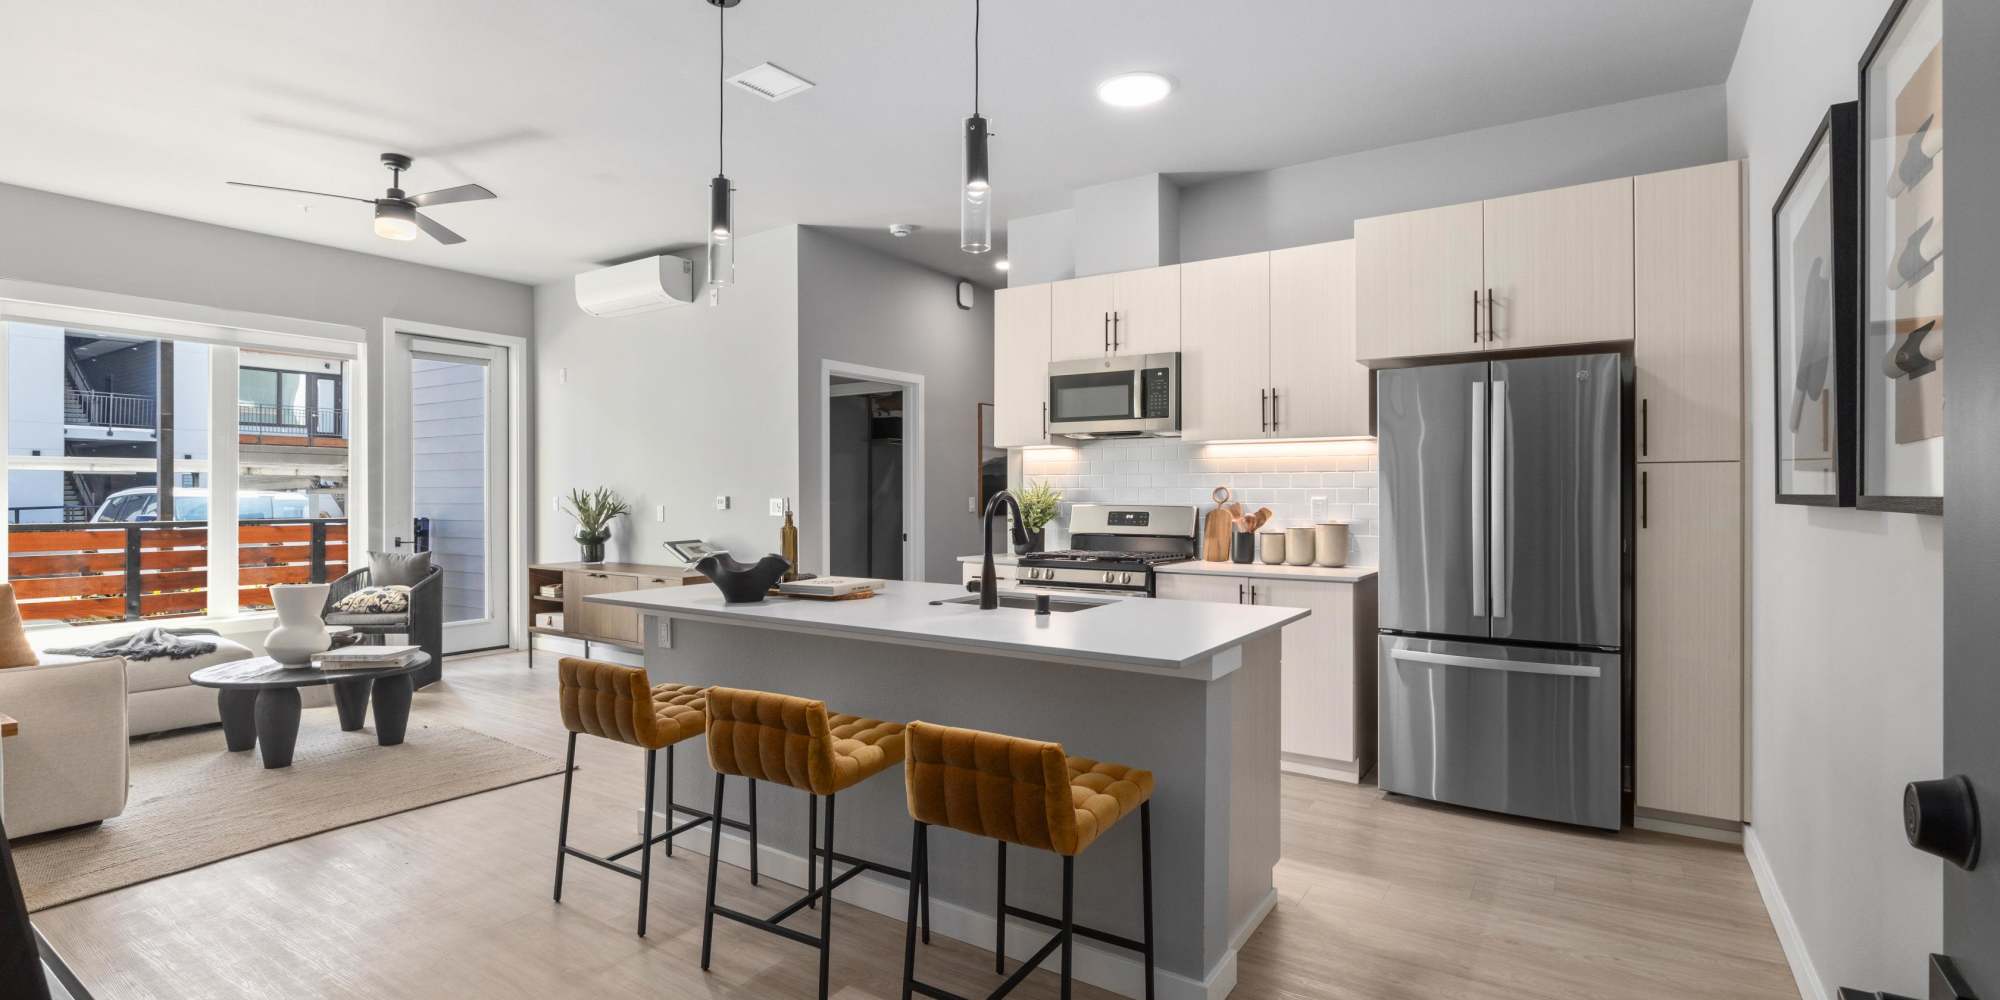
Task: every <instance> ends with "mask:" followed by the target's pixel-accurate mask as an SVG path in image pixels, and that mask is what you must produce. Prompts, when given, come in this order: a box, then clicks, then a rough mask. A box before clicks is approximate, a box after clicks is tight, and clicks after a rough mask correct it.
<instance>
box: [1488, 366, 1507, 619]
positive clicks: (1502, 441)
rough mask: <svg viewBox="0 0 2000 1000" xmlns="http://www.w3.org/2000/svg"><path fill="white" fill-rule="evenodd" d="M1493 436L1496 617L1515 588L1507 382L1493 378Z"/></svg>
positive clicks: (1490, 458) (1490, 470)
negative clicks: (1509, 507) (1509, 570)
mask: <svg viewBox="0 0 2000 1000" xmlns="http://www.w3.org/2000/svg"><path fill="white" fill-rule="evenodd" d="M1490 391H1491V393H1492V395H1493V437H1492V446H1491V448H1490V449H1489V451H1488V453H1487V460H1486V478H1487V480H1488V481H1489V482H1490V483H1491V487H1490V489H1489V490H1488V492H1489V494H1490V495H1491V497H1492V499H1490V500H1489V501H1488V502H1487V509H1488V510H1489V511H1490V512H1491V514H1492V528H1491V530H1492V534H1493V540H1492V546H1491V547H1492V550H1493V554H1492V558H1491V563H1492V566H1493V581H1492V583H1491V584H1490V586H1491V587H1492V588H1493V617H1495V618H1505V617H1507V593H1508V591H1509V590H1511V589H1512V586H1511V584H1510V581H1509V580H1508V579H1507V566H1508V563H1507V548H1508V541H1509V539H1508V537H1507V383H1506V382H1503V381H1501V380H1499V379H1494V380H1493V388H1492V389H1491V390H1490Z"/></svg>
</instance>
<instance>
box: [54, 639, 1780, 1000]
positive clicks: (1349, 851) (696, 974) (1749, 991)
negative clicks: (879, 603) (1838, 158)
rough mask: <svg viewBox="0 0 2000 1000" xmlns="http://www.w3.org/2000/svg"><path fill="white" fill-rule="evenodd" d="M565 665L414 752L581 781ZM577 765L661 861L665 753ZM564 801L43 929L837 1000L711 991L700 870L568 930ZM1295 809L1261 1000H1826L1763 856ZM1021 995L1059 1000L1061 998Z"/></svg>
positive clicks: (454, 678)
mask: <svg viewBox="0 0 2000 1000" xmlns="http://www.w3.org/2000/svg"><path fill="white" fill-rule="evenodd" d="M555 659H556V658H555V657H554V656H552V655H551V656H546V657H537V662H538V663H539V664H541V666H540V667H538V668H537V669H536V670H534V671H532V672H531V671H529V670H528V669H526V665H525V660H524V657H523V656H522V654H520V653H498V654H491V655H486V656H478V657H467V658H454V659H452V660H450V661H449V662H448V663H447V665H446V671H445V675H446V677H447V680H446V681H445V682H444V683H443V684H441V685H437V686H434V687H433V688H432V689H430V690H427V691H424V692H422V693H420V694H419V695H418V698H417V704H416V707H415V709H414V710H413V713H412V717H411V737H410V738H411V739H420V738H421V731H420V730H419V728H418V727H420V726H421V725H423V724H424V723H425V722H426V721H436V722H444V723H451V724H454V725H461V726H466V727H468V728H474V729H478V730H481V731H483V732H487V733H490V734H492V735H494V736H497V737H500V738H502V739H506V740H510V741H512V742H515V743H518V744H521V745H523V746H528V747H533V748H536V749H539V750H543V751H545V752H548V753H550V754H554V755H557V756H560V755H561V753H562V749H563V742H564V732H563V730H562V726H561V724H560V722H559V721H558V718H557V715H556V710H555V703H554V702H555V695H554V688H555V672H554V670H553V669H551V668H553V667H554V665H555ZM316 711H325V712H331V711H332V709H330V708H329V709H322V710H316ZM308 724H311V720H308ZM216 741H217V745H218V752H220V743H221V735H220V733H218V734H217V736H216ZM577 759H578V764H579V767H580V769H579V771H578V774H577V785H576V795H575V806H574V813H573V815H572V818H571V821H570V830H571V831H572V840H573V842H574V843H576V844H577V845H578V846H580V847H583V848H585V849H590V850H605V849H610V848H614V847H620V846H623V845H624V844H626V843H629V842H631V841H632V840H635V839H636V837H634V836H633V835H632V827H633V816H634V810H635V808H636V806H635V799H636V798H637V793H638V790H639V787H640V785H641V783H642V781H641V779H642V776H643V772H642V761H641V757H640V755H639V754H638V752H637V751H634V750H632V749H631V748H629V747H620V746H614V745H610V744H607V743H604V742H603V741H599V740H590V739H585V740H582V741H580V745H579V750H578V754H577ZM561 792H562V786H561V779H560V778H547V779H543V780H540V781H533V782H529V783H527V784H523V785H517V786H514V787H511V788H505V789H499V790H496V791H492V792H487V793H484V794H481V795H475V796H471V797H469V798H464V799H459V800H457V801H454V802H446V803H440V804H438V805H434V806H429V807H426V808H423V809H418V810H414V811H411V812H407V813H403V814H401V815H398V816H391V817H387V818H384V819H380V820H375V821H372V822H368V823H363V824H359V825H357V826H352V827H348V828H345V829H341V830H335V831H330V832H327V833H323V834H320V835H318V836H314V837H309V838H306V839H304V840H299V841H295V842H292V843H289V844H282V845H279V846H276V847H272V848H269V849H266V850H263V851H259V852H257V853H255V854H250V855H246V856H244V857H239V858H233V859H230V860H228V861H223V862H219V863H217V864H214V865H210V866H208V867H206V868H200V869H196V870H194V871H189V872H183V873H180V874H178V875H173V876H169V877H167V878H163V879H159V880H156V881H153V882H149V883H145V884H142V885H136V886H130V887H127V888H124V889H120V890H118V891H116V892H111V893H107V894H104V895H102V896H97V897H94V898H91V899H85V900H79V901H77V902H74V903H70V904H67V905H64V906H60V907H57V908H54V909H52V910H48V911H44V912H43V913H41V914H38V915H37V917H36V922H37V923H38V924H39V925H40V926H41V927H42V928H43V930H44V932H45V933H46V934H47V935H48V936H49V938H50V939H51V941H52V942H53V943H54V944H55V945H56V947H57V948H58V949H60V950H61V951H62V952H63V953H64V954H65V955H66V956H67V957H68V958H69V959H70V962H71V964H72V965H73V966H74V967H75V969H76V971H77V973H78V974H79V975H80V976H81V977H82V979H83V981H84V982H85V983H86V984H88V985H89V986H90V988H91V989H92V990H93V991H94V992H95V994H96V995H97V996H98V997H99V998H102V1000H123V998H142V997H143V998H181V997H188V998H195V997H199V998H215V1000H223V998H235V997H246V998H277V997H282V998H287V1000H312V998H334V997H341V998H347V997H368V998H371V1000H398V998H411V1000H416V998H439V997H479V998H489V1000H497V998H513V997H519V998H524V1000H525V998H537V1000H540V998H552V997H589V998H622V997H643V998H666V1000H681V998H692V997H732V998H733V997H742V998H751V997H755V998H773V997H775V998H783V997H810V996H811V995H812V993H813V983H814V981H815V975H816V962H815V959H814V955H813V952H812V951H811V950H809V949H806V948H804V947H802V946H799V945H796V944H793V943H791V942H787V941H783V940H779V939H777V938H775V937H771V936H769V935H766V934H763V933H761V932H758V931H754V930H752V929H750V928H746V927H740V926H734V925H731V924H729V923H728V922H718V924H717V930H716V953H715V962H714V968H713V971H711V972H709V973H707V974H704V973H703V972H702V971H701V969H700V967H699V964H698V958H699V952H700V946H701V919H700V900H701V896H702V892H703V885H704V876H705V874H706V873H705V870H704V866H703V863H702V860H701V859H700V858H699V856H697V855H691V854H688V853H686V852H677V853H676V855H675V857H674V858H672V859H670V860H669V859H666V858H664V857H663V856H657V855H656V857H655V860H654V865H653V873H654V878H653V905H652V915H651V927H650V928H649V932H648V936H647V937H646V938H644V939H641V938H638V937H637V936H635V935H634V934H633V933H632V921H633V917H634V907H635V905H636V901H637V895H638V886H637V883H635V882H632V881H631V880H629V879H624V878H620V877H618V876H615V875H612V874H610V873H607V872H602V871H598V870H595V869H593V868H591V867H590V866H588V865H584V864H581V863H573V864H571V865H570V866H569V879H568V884H567V887H566V889H565V891H564V894H563V902H562V904H560V905H557V904H554V903H551V902H550V900H549V888H550V878H551V876H552V874H553V866H554V855H553V848H554V842H555V825H556V813H557V806H558V804H559V802H560V797H561ZM143 794H144V790H143V789H139V790H135V793H134V796H133V800H134V802H135V803H137V802H138V801H140V799H141V798H142V797H143ZM1284 796H1285V801H1284V820H1283V823H1284V829H1283V838H1284V858H1283V860H1282V862H1281V863H1280V864H1279V866H1278V870H1277V887H1278V892H1279V905H1278V908H1277V910H1276V911H1274V912H1273V913H1272V915H1271V916H1270V918H1269V919H1268V920H1266V921H1265V923H1264V926H1263V928H1262V929H1261V930H1260V931H1259V932H1258V933H1257V934H1256V936H1254V937H1253V938H1252V939H1251V941H1250V942H1249V944H1248V946H1247V947H1246V948H1245V949H1244V951H1243V953H1242V961H1241V967H1240V978H1239V983H1238V986H1237V989H1236V992H1235V994H1234V995H1235V996H1236V997H1243V998H1266V997H1270V998H1305V997H1312V998H1322V997H1324V998H1343V1000H1345V998H1352V1000H1363V998H1367V1000H1388V998H1412V1000H1414V998H1425V1000H1432V998H1440V997H1449V998H1460V997H1464V998H1489V997H1490V998H1502V997H1505V998H1508V1000H1537V998H1551V1000H1553V998H1577V1000H1582V998H1590V1000H1612V998H1634V1000H1637V998H1656V997H1662V996H1668V995H1685V996H1716V997H1723V996H1726V997H1740V998H1767V997H1768V998H1773V1000H1776V998H1784V1000H1795V998H1796V997H1797V996H1798V992H1797V990H1796V987H1795V986H1794V985H1793V980H1792V977H1791V974H1790V972H1789V971H1788V969H1787V968H1786V966H1785V962H1784V958H1783V955H1782V953H1781V952H1780V950H1779V946H1778V941H1777V938H1776V935H1775V934H1774V933H1773V931H1772V929H1771V924H1770V921H1769V919H1768V918H1767V917H1766V915H1765V913H1764V909H1763V906H1762V904H1761V902H1760V901H1759V898H1758V895H1757V890H1756V887H1755V885H1754V883H1753V882H1752V880H1751V876H1750V871H1749V868H1748V866H1747V864H1746V863H1745V861H1744V859H1743V855H1742V853H1741V851H1740V850H1738V849H1736V848H1732V847H1728V846H1724V845H1719V844H1710V843H1705V842H1702V841H1695V840H1687V839H1682V838H1677V837H1670V836H1665V835H1660V834H1653V833H1646V832H1640V831H1627V832H1626V833H1623V834H1620V835H1617V836H1609V835H1603V834H1597V833H1590V832H1583V831H1576V830H1570V829H1566V828H1560V827H1554V826H1549V825H1545V824H1538V823H1529V822H1520V821H1513V820H1507V819H1501V818H1497V817H1493V816H1489V815H1484V814H1478V813H1472V812H1467V811H1462V810H1457V809H1451V808H1447V807H1439V806H1432V805H1427V804H1421V803H1416V802H1412V801H1409V800H1404V799H1394V798H1388V797H1385V796H1383V795H1382V794H1381V793H1380V792H1378V791H1377V790H1375V789H1374V788H1372V787H1367V786H1364V787H1358V788H1357V787H1352V786H1345V785H1338V784H1331V783H1326V782H1321V781H1316V780H1313V779H1309V778H1300V777H1291V776H1288V777H1286V778H1285V781H1284ZM733 874H735V875H736V877H733V878H731V877H725V878H724V879H723V880H722V882H723V888H722V897H723V900H724V901H725V902H728V901H731V900H733V901H734V902H735V903H736V904H738V905H740V906H744V908H749V909H759V908H762V907H765V906H766V905H768V908H770V909H775V908H776V906H777V905H778V904H780V903H782V902H783V901H784V900H785V899H787V898H788V896H787V894H786V893H785V891H784V890H783V887H781V886H773V885H771V884H770V883H768V882H767V885H766V887H765V888H763V889H761V890H751V889H750V888H749V887H748V885H747V880H746V879H744V878H742V877H741V873H740V872H737V873H733ZM752 900H755V901H756V904H757V905H754V906H752V905H746V904H750V903H751V902H752ZM835 913H836V920H835V927H834V940H835V953H834V963H833V983H834V995H835V996H836V997H841V998H847V1000H860V998H868V997H895V996H898V995H899V991H900V986H901V973H902V969H901V955H902V942H903V930H902V925H901V923H900V922H898V921H895V920H891V919H888V918H885V917H881V916H878V915H876V914H873V913H869V912H866V911H863V910H861V909H859V908H858V907H854V906H844V907H839V908H837V909H836V911H835ZM808 929H810V928H808ZM922 961H923V962H924V968H925V970H926V972H925V975H926V977H927V978H928V979H930V980H931V981H932V982H935V983H938V984H939V985H944V986H946V987H948V988H952V989H956V990H958V991H959V992H962V993H967V994H975V995H982V996H983V995H984V994H985V993H986V992H987V991H988V990H989V989H991V988H992V986H994V985H996V984H997V982H998V977H996V976H994V975H993V974H992V970H991V958H990V956H989V955H988V953H987V952H985V951H983V950H980V949H977V948H974V947H972V946H970V945H965V944H961V943H958V942H954V941H949V940H946V939H943V938H939V939H938V943H937V944H936V945H934V946H932V947H931V948H928V949H926V950H925V951H924V952H923V956H922ZM1015 995H1016V996H1018V997H1023V998H1033V997H1053V996H1055V995H1056V990H1055V980H1054V976H1052V975H1049V974H1046V973H1042V974H1038V975H1036V976H1034V977H1031V978H1030V979H1029V981H1028V982H1027V983H1025V984H1024V985H1023V988H1022V989H1021V990H1020V991H1017V993H1016V994H1015ZM1077 996H1079V997H1084V998H1102V997H1107V996H1109V994H1107V993H1105V992H1103V991H1101V990H1093V989H1090V988H1088V987H1080V988H1079V989H1078V990H1077Z"/></svg>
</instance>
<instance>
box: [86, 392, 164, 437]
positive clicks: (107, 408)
mask: <svg viewBox="0 0 2000 1000" xmlns="http://www.w3.org/2000/svg"><path fill="white" fill-rule="evenodd" d="M63 409H64V415H63V422H64V423H68V424H77V425H81V426H85V427H143V428H146V429H149V430H150V429H152V428H154V427H155V426H157V420H158V416H157V414H158V408H157V407H156V405H155V403H154V400H153V397H151V396H135V395H132V394H131V393H124V392H98V391H96V390H94V389H92V390H82V389H64V390H63Z"/></svg>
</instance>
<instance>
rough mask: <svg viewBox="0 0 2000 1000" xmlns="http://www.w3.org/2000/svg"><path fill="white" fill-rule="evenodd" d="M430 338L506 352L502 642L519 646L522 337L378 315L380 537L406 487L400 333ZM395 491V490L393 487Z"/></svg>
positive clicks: (525, 518)
mask: <svg viewBox="0 0 2000 1000" xmlns="http://www.w3.org/2000/svg"><path fill="white" fill-rule="evenodd" d="M406 336H407V337H413V338H423V339H430V340H446V341H450V340H456V341H462V342H464V343H468V344H475V345H481V346H486V347H496V348H499V349H501V350H503V351H505V352H506V356H507V398H508V401H509V402H508V406H507V487H506V490H505V492H504V494H503V495H502V499H503V500H504V501H505V502H506V505H507V510H506V512H505V517H504V518H503V519H502V520H503V522H504V523H505V525H506V537H507V541H508V545H507V573H506V576H505V579H506V588H507V589H506V593H505V597H506V604H507V606H506V609H505V611H504V615H505V618H506V622H507V643H506V645H507V647H508V648H510V649H525V648H527V644H528V624H527V617H526V616H525V614H521V613H517V612H519V611H520V609H518V608H516V607H515V604H516V603H517V601H518V600H519V599H520V598H521V597H522V596H523V595H525V594H526V593H527V591H528V553H529V552H530V550H531V547H532V539H531V538H530V537H529V534H530V532H531V531H532V530H533V528H534V524H533V521H532V518H531V514H532V512H533V510H534V504H533V502H532V498H531V497H530V495H529V490H530V489H531V484H532V483H533V482H534V479H533V476H532V474H531V473H532V471H533V470H532V469H531V468H530V466H529V464H528V463H529V448H528V435H529V434H530V433H531V431H532V424H531V423H530V421H531V420H532V419H533V414H532V410H533V402H532V399H531V398H530V396H529V394H528V361H529V358H528V338H526V337H519V336H514V335H512V334H505V333H487V332H485V331H482V330H468V329H464V328H462V327H454V326H444V325H441V324H437V323H422V322H418V321H415V320H402V319H396V318H394V317H389V318H386V319H384V320H383V321H382V414H383V419H382V427H383V434H382V476H381V480H382V483H381V486H382V489H381V492H380V494H378V495H379V496H380V497H381V500H382V505H381V507H380V508H379V509H380V510H381V511H382V518H381V521H380V527H381V531H382V533H383V535H384V537H385V539H386V537H387V536H389V535H390V534H391V527H390V525H389V522H388V514H389V510H388V498H389V497H391V496H397V495H402V496H408V495H409V491H410V463H409V442H408V441H407V440H406V439H402V440H399V435H396V434H393V433H390V431H389V429H390V428H393V427H400V426H404V425H406V424H408V423H409V420H410V413H409V407H410V379H409V370H410V365H409V362H410V353H411V352H410V349H409V345H408V342H407V341H406V340H405V339H404V337H406ZM397 491H400V493H398V492H397Z"/></svg>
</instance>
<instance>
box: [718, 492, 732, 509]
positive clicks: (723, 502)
mask: <svg viewBox="0 0 2000 1000" xmlns="http://www.w3.org/2000/svg"><path fill="white" fill-rule="evenodd" d="M715 509H716V510H728V509H729V497H728V496H726V495H725V496H719V497H716V498H715Z"/></svg>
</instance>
